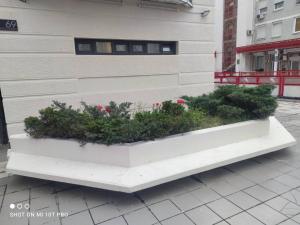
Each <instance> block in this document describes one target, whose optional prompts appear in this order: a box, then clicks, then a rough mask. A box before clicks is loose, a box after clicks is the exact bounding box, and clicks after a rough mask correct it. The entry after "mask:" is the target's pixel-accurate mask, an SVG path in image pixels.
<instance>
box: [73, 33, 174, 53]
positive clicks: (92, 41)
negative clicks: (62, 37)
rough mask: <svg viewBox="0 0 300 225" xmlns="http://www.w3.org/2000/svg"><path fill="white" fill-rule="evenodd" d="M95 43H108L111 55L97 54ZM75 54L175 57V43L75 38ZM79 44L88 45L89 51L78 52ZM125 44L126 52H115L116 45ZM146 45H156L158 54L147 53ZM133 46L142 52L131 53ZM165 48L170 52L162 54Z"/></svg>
mask: <svg viewBox="0 0 300 225" xmlns="http://www.w3.org/2000/svg"><path fill="white" fill-rule="evenodd" d="M97 42H110V43H111V48H112V52H111V53H101V52H97V48H96V43H97ZM74 43H75V53H76V55H177V48H178V46H177V42H176V41H150V40H149V41H146V40H118V39H93V38H77V37H76V38H75V39H74ZM79 44H90V45H91V51H79ZM118 44H126V45H127V51H126V52H120V51H117V50H116V45H118ZM148 44H158V45H159V52H158V53H148V49H147V45H148ZM134 45H142V46H143V51H142V52H135V51H133V46H134ZM165 46H168V47H170V52H163V48H164V47H165Z"/></svg>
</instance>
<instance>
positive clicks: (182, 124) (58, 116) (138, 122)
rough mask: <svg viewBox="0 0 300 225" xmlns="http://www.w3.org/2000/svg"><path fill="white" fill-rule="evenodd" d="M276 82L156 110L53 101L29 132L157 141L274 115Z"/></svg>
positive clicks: (232, 89)
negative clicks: (273, 84) (135, 109)
mask: <svg viewBox="0 0 300 225" xmlns="http://www.w3.org/2000/svg"><path fill="white" fill-rule="evenodd" d="M272 90H273V87H272V86H260V87H256V88H246V87H237V86H223V87H220V88H218V89H217V90H216V91H214V92H213V93H211V94H209V95H202V96H198V97H188V96H184V97H183V99H185V100H186V104H187V106H188V109H187V108H186V107H185V106H184V105H183V102H182V101H180V102H178V103H174V102H172V101H166V102H162V104H159V105H157V104H155V107H154V109H153V110H151V111H140V112H137V113H134V114H131V113H130V112H131V110H130V107H131V103H129V102H124V103H121V104H116V103H115V102H110V103H109V105H107V106H101V105H97V106H91V105H88V104H86V103H84V102H83V103H82V106H83V109H82V110H79V109H73V108H72V107H71V106H67V105H66V104H65V103H59V102H53V104H52V105H51V106H50V107H47V108H45V109H42V110H40V111H39V116H38V117H28V118H26V119H25V131H26V132H27V133H28V134H29V135H31V136H32V137H35V138H42V137H53V138H64V139H67V138H73V139H77V140H79V141H80V142H83V143H84V142H94V143H102V144H107V145H111V144H118V143H132V142H138V141H147V140H154V139H157V138H163V137H166V136H170V135H175V134H181V133H185V132H188V131H192V130H198V129H203V128H209V127H214V126H219V125H221V124H228V123H234V122H239V121H245V120H249V119H263V118H266V117H268V116H269V115H272V113H274V111H275V109H276V107H277V103H276V100H275V98H274V97H272V96H271V92H272Z"/></svg>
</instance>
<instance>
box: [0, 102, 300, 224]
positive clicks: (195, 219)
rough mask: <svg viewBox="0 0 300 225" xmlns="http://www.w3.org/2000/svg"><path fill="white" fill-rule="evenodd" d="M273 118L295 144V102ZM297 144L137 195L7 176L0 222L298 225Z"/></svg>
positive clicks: (299, 108) (298, 114)
mask: <svg viewBox="0 0 300 225" xmlns="http://www.w3.org/2000/svg"><path fill="white" fill-rule="evenodd" d="M276 116H277V118H278V119H279V120H280V121H282V123H283V124H284V125H285V126H286V127H287V129H288V130H289V131H290V132H291V133H292V134H293V135H294V136H295V138H297V140H298V141H300V102H294V101H281V102H280V107H279V108H278V111H277V113H276ZM299 146H300V144H298V145H297V146H296V147H293V148H290V149H286V150H283V151H280V152H276V153H272V154H268V155H264V156H262V157H257V158H254V159H251V160H247V161H243V162H240V163H236V164H233V165H230V166H226V167H223V168H219V169H215V170H212V171H209V172H206V173H201V174H197V175H195V176H192V177H188V178H185V179H181V180H178V181H174V182H171V183H167V184H164V185H160V186H158V187H155V188H151V189H148V190H144V191H141V192H138V193H136V194H121V193H116V192H110V191H104V190H99V189H93V188H87V187H81V186H76V185H69V184H63V183H57V182H49V181H44V180H37V179H31V178H25V177H20V176H10V177H8V178H3V179H0V207H1V212H0V224H1V225H10V224H13V225H23V224H24V225H28V224H30V225H41V224H43V225H94V224H101V225H153V224H157V225H158V224H161V225H195V224H196V225H211V224H218V225H228V224H231V225H261V224H267V225H275V224H281V225H297V224H300V149H299ZM241 150H242V149H241ZM12 203H14V204H13V205H12ZM13 206H15V208H14V209H11V208H10V207H13ZM28 206H30V208H29V209H27V208H28ZM18 208H21V209H18ZM22 213H24V214H22ZM27 213H29V215H27ZM66 214H68V216H65V215H66Z"/></svg>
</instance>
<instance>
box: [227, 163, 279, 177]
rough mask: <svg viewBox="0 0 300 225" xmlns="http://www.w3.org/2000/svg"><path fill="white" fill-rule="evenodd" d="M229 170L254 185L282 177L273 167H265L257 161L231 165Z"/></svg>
mask: <svg viewBox="0 0 300 225" xmlns="http://www.w3.org/2000/svg"><path fill="white" fill-rule="evenodd" d="M228 168H229V169H230V170H232V171H233V172H235V173H237V174H240V175H242V176H243V177H245V178H247V179H248V180H251V181H252V182H254V183H260V182H263V181H266V180H269V179H272V178H275V177H278V176H280V175H282V173H280V172H279V171H277V170H274V169H273V168H272V167H269V166H264V165H263V164H260V163H258V162H256V161H255V160H248V161H243V162H239V163H236V164H233V165H229V166H228Z"/></svg>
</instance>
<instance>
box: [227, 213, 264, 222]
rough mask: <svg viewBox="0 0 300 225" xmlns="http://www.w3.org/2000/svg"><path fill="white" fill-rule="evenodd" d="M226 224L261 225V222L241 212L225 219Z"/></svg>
mask: <svg viewBox="0 0 300 225" xmlns="http://www.w3.org/2000/svg"><path fill="white" fill-rule="evenodd" d="M227 222H228V223H229V224H231V225H263V223H262V222H260V221H259V220H257V219H256V218H254V217H253V216H251V215H249V214H248V213H246V212H242V213H240V214H238V215H236V216H233V217H231V218H230V219H227Z"/></svg>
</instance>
